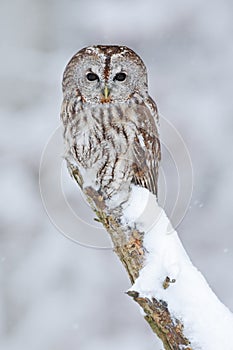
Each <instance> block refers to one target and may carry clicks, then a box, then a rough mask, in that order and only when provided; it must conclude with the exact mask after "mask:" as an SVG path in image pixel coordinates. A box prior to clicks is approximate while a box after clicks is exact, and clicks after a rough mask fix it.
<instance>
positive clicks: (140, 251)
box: [72, 172, 233, 350]
mask: <svg viewBox="0 0 233 350" xmlns="http://www.w3.org/2000/svg"><path fill="white" fill-rule="evenodd" d="M72 175H73V177H74V178H75V179H76V181H77V180H79V181H77V182H78V183H79V185H80V187H81V189H82V191H83V193H84V194H85V196H86V198H87V200H88V202H89V204H90V206H91V207H92V209H93V210H94V212H95V213H96V215H97V218H98V219H97V220H98V221H100V222H101V223H102V224H103V225H104V227H105V228H106V230H107V231H108V233H109V234H110V237H111V239H112V242H113V245H114V251H115V253H116V254H117V255H118V257H119V258H120V260H121V262H122V264H123V265H124V266H125V268H126V271H127V273H128V275H129V278H130V281H131V283H132V287H131V288H130V290H129V291H128V292H127V294H128V295H129V296H130V297H131V298H133V300H134V301H135V302H137V303H138V304H139V305H140V306H141V308H142V309H143V311H144V313H145V316H144V318H145V320H146V321H147V322H148V323H149V325H150V327H151V328H152V330H153V332H154V333H156V335H157V336H158V337H159V338H160V339H161V341H162V343H163V346H164V349H165V350H219V349H220V348H221V349H224V348H227V349H231V350H233V345H232V346H231V347H230V346H229V344H228V337H229V334H230V333H231V330H232V329H233V316H232V314H231V313H230V311H229V310H228V309H227V308H226V307H225V306H224V305H223V304H222V303H221V302H220V301H219V300H218V299H217V297H216V296H215V294H214V293H213V292H212V290H211V289H210V287H209V286H208V284H207V282H206V281H205V279H204V277H203V276H202V275H201V273H200V272H199V271H198V270H197V269H196V268H195V267H194V266H193V265H192V263H191V261H190V259H189V257H188V256H187V254H186V252H185V250H184V248H183V246H182V244H181V242H180V240H179V238H178V235H177V233H176V232H175V231H174V229H173V228H172V226H171V224H170V221H169V219H168V218H167V216H166V214H165V213H164V211H163V210H162V209H161V208H160V207H159V206H158V204H157V199H156V197H155V196H154V195H153V194H151V193H150V192H149V191H148V190H146V189H142V188H139V187H137V186H132V188H131V193H130V196H131V197H132V198H131V199H132V200H131V202H130V201H129V202H130V203H131V204H130V205H128V207H127V206H126V205H125V203H123V204H122V205H118V206H117V207H114V205H110V203H109V200H106V201H105V200H104V199H103V197H102V196H101V195H100V194H99V193H98V192H97V191H96V190H95V189H93V188H92V187H86V188H82V183H81V182H80V177H79V176H78V178H77V174H76V173H75V172H72ZM139 192H141V193H143V196H144V197H145V196H148V200H147V202H148V203H149V205H147V206H146V208H144V209H143V213H148V215H144V216H143V215H141V216H140V217H138V213H136V214H135V215H136V216H135V219H132V217H133V215H132V214H133V212H134V211H135V208H137V207H140V206H141V205H142V203H141V199H140V196H139V197H138V193H139ZM135 194H136V196H135ZM132 203H133V204H132ZM151 209H152V210H151ZM130 210H131V212H130ZM151 213H152V215H151ZM151 216H153V220H152V222H151V220H149V219H150V218H151ZM145 223H146V224H147V225H146V224H145ZM219 319H221V326H220V325H219V322H218V321H219Z"/></svg>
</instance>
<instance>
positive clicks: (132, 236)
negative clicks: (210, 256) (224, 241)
mask: <svg viewBox="0 0 233 350" xmlns="http://www.w3.org/2000/svg"><path fill="white" fill-rule="evenodd" d="M73 175H75V174H73ZM83 192H84V194H85V195H86V197H87V200H88V202H89V204H90V206H91V207H92V209H93V210H94V211H95V213H96V215H97V217H98V220H99V221H100V222H101V223H102V224H103V225H104V227H105V228H106V230H107V231H108V233H109V234H110V237H111V239H112V242H113V245H114V251H115V252H116V254H117V255H118V257H119V258H120V260H121V262H122V264H123V265H124V266H125V268H126V271H127V272H128V275H129V278H130V281H131V283H132V284H133V283H134V282H135V280H136V279H137V278H138V277H139V272H140V270H141V269H142V267H143V265H144V262H145V255H146V250H145V247H144V246H143V238H144V232H140V231H139V230H138V229H136V228H131V227H129V226H123V225H122V224H121V220H120V218H121V217H122V215H123V213H122V208H119V207H118V208H117V209H110V208H108V206H107V205H106V203H105V202H104V200H103V198H102V197H101V196H100V195H99V194H98V192H96V191H95V190H94V189H93V188H91V187H88V188H85V189H84V190H83ZM171 282H174V281H170V279H169V277H168V276H165V280H164V284H163V287H164V289H165V288H168V287H169V284H170V283H171ZM127 294H128V295H129V296H130V297H132V298H133V299H134V300H135V301H136V302H137V303H138V304H139V305H140V306H141V307H142V309H143V310H144V312H145V320H146V321H147V322H148V323H149V325H150V326H151V328H152V330H153V332H155V333H156V334H157V336H158V337H159V338H160V339H161V340H162V342H163V345H164V349H166V350H180V349H183V350H184V349H185V350H192V348H191V346H190V341H189V340H188V339H187V338H186V337H185V336H184V334H183V324H182V322H181V321H180V320H177V319H174V318H173V317H172V316H171V314H170V312H169V305H167V303H166V302H165V301H164V300H160V299H156V298H155V297H153V298H152V300H150V299H149V298H145V297H142V296H140V295H139V293H138V292H137V291H128V292H127Z"/></svg>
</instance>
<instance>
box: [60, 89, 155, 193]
mask: <svg viewBox="0 0 233 350" xmlns="http://www.w3.org/2000/svg"><path fill="white" fill-rule="evenodd" d="M152 109H153V112H154V113H152ZM156 113H157V110H156V106H155V105H154V103H152V100H150V99H148V101H146V102H144V101H143V99H142V98H140V96H139V97H136V96H134V97H132V98H131V99H129V100H128V101H126V102H124V103H120V102H119V103H104V104H99V103H96V104H90V103H85V102H82V100H81V99H80V98H73V99H70V100H64V102H63V107H62V114H61V116H62V121H63V124H64V139H65V143H66V152H65V158H66V160H67V163H68V167H69V166H70V167H71V166H72V169H73V168H74V167H75V168H77V169H78V171H79V173H80V174H81V176H82V180H83V183H84V187H85V186H92V187H94V188H95V189H96V190H97V191H99V193H100V194H101V195H102V196H103V197H104V198H105V199H106V198H111V197H112V196H113V195H115V194H117V193H119V192H122V191H124V192H125V193H128V192H129V190H130V185H131V183H135V184H138V185H140V186H142V187H145V188H148V189H149V190H150V191H151V192H152V193H154V194H157V179H158V164H159V160H160V142H159V136H158V131H157V127H156V120H155V118H154V116H153V115H156Z"/></svg>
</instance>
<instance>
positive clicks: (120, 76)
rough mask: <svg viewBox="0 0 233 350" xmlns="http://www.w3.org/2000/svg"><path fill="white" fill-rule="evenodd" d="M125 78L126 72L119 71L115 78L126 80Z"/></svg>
mask: <svg viewBox="0 0 233 350" xmlns="http://www.w3.org/2000/svg"><path fill="white" fill-rule="evenodd" d="M125 79H126V74H125V73H123V72H121V73H117V74H116V75H115V77H114V79H113V80H117V81H124V80H125Z"/></svg>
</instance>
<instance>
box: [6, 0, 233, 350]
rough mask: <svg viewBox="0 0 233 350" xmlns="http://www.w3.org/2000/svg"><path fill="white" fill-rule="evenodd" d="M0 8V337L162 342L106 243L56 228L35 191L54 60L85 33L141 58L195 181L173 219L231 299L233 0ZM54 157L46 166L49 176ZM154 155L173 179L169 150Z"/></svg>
mask: <svg viewBox="0 0 233 350" xmlns="http://www.w3.org/2000/svg"><path fill="white" fill-rule="evenodd" d="M0 13H1V15H0V16H1V20H0V28H1V29H0V33H1V34H0V35H1V41H0V47H1V66H0V81H1V106H0V110H1V113H0V118H1V128H0V130H1V137H0V156H1V173H0V176H1V182H0V183H1V214H0V215H1V220H0V226H1V241H0V279H1V285H0V308H1V312H0V348H1V349H2V350H21V349H24V350H29V349H30V350H41V349H43V350H65V349H69V350H76V349H82V350H92V349H101V350H105V349H106V350H107V349H109V348H110V349H111V350H114V349H119V348H121V349H125V350H126V349H129V348H132V349H134V350H141V349H143V350H150V349H158V350H159V349H161V347H162V346H161V345H159V342H158V341H157V340H156V338H155V336H154V334H153V333H152V331H151V330H150V329H149V326H148V325H147V324H146V322H145V321H144V320H143V317H142V316H141V315H140V312H139V310H138V307H137V305H136V304H134V303H133V302H132V301H131V300H130V299H129V297H127V296H126V295H125V294H124V291H126V290H127V288H129V286H130V284H129V281H128V278H127V275H126V272H125V271H124V269H123V267H122V266H121V264H120V262H119V261H118V259H117V257H116V256H115V255H114V253H113V252H112V251H111V250H94V249H88V248H84V247H81V246H79V245H78V244H75V243H73V242H72V241H70V240H68V239H67V238H65V237H64V236H63V235H62V234H60V233H59V232H58V231H57V229H56V228H55V227H54V226H53V225H52V223H51V222H50V220H49V218H48V216H47V215H46V212H45V210H44V208H43V205H42V202H41V198H40V193H39V185H38V174H39V163H40V157H41V154H42V151H43V148H44V146H45V144H46V143H47V141H48V138H49V137H50V135H51V133H52V132H53V131H54V129H55V128H56V127H57V126H58V125H59V113H60V104H61V99H62V96H61V77H62V72H63V69H64V67H65V65H66V63H67V61H68V60H69V59H70V57H71V56H72V55H73V54H74V53H75V52H76V51H78V50H79V49H81V48H82V47H84V46H87V45H91V44H99V43H101V44H124V45H127V46H129V47H131V48H132V49H134V50H135V51H136V52H137V53H138V54H139V55H140V56H141V57H142V58H143V60H144V62H145V63H146V65H147V68H148V73H149V85H150V94H151V96H153V98H154V99H155V100H156V102H157V104H158V107H159V111H160V113H161V114H162V115H164V116H165V117H166V118H167V119H169V120H170V121H171V122H172V124H173V125H174V126H175V127H176V128H177V130H178V131H179V132H180V134H181V135H182V137H183V139H184V140H185V142H186V144H187V146H188V148H189V151H190V154H191V158H192V164H193V170H194V191H193V196H192V200H191V203H190V208H189V211H188V213H187V215H186V216H185V218H184V220H183V222H182V223H181V225H180V226H179V227H178V232H179V234H180V237H181V239H182V242H183V243H184V246H185V248H186V249H187V251H188V253H189V255H190V257H191V258H192V260H193V262H194V264H195V265H196V266H197V267H198V268H199V269H200V270H201V271H202V272H203V273H204V275H205V276H206V278H207V280H208V282H209V283H210V285H211V286H212V288H213V289H214V291H215V292H216V294H217V295H218V296H219V298H220V299H221V300H222V301H223V302H224V303H225V304H226V305H227V306H228V307H229V308H230V309H231V310H233V293H232V291H233V274H232V266H233V232H232V207H233V183H232V178H233V161H232V159H233V157H232V149H233V137H232V135H233V103H232V96H231V95H232V91H233V69H232V62H233V42H232V33H233V20H232V13H233V2H232V1H231V0H221V1H220V0H216V1H212V0H206V1H205V2H204V1H201V0H195V1H194V0H193V1H185V0H178V1H172V0H163V1H162V0H159V1H154V0H148V1H141V0H134V1H130V0H127V1H123V0H117V1H116V0H115V1H113V0H108V1H107V0H99V1H94V0H92V1H91V0H89V1H88V0H87V1H85V2H84V1H77V0H76V1H75V0H61V1H54V0H40V1H38V0H30V1H29V0H21V1H19V0H15V1H11V2H10V1H7V0H5V1H4V0H1V11H0ZM162 133H163V130H161V134H162ZM171 141H172V140H171ZM175 147H176V144H175V141H174V149H175ZM52 165H53V163H52V160H51V169H50V172H49V173H48V177H50V179H51V178H53V177H54V178H57V177H58V176H59V174H57V171H55V170H54V171H53V166H52ZM162 167H163V169H164V171H165V174H166V178H167V181H168V182H169V181H170V183H171V184H172V183H173V182H172V181H173V179H172V175H171V174H172V172H170V170H169V169H170V158H169V157H168V155H167V154H166V151H164V154H163V161H162ZM54 169H55V168H54ZM67 178H68V177H67ZM171 187H172V186H171ZM70 188H74V187H72V185H71V187H70ZM171 191H172V189H171ZM71 192H72V193H71V196H73V198H80V196H79V194H78V189H76V188H75V190H72V191H71ZM168 195H169V193H168ZM51 196H53V200H54V203H56V193H55V194H54V193H51ZM76 196H77V197H76ZM171 196H172V195H171ZM80 203H81V204H80V211H83V212H85V210H86V206H85V204H84V203H83V202H80ZM58 210H61V208H58ZM83 215H84V214H83ZM78 229H80V228H78V227H77V230H78ZM85 229H86V232H87V234H88V230H89V226H88V225H86V226H85ZM98 232H100V234H102V235H104V234H105V233H104V232H103V231H101V230H99V231H98ZM83 233H84V234H85V232H83ZM193 288H195V285H194V286H193ZM197 293H198V291H197ZM207 308H208V305H207Z"/></svg>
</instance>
